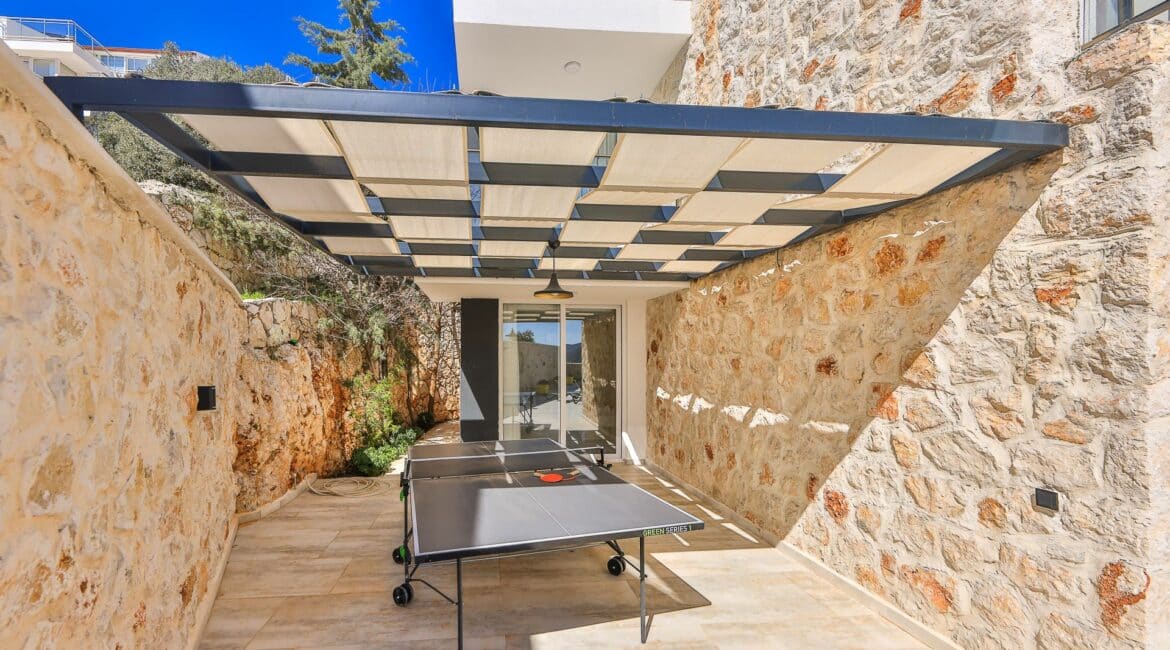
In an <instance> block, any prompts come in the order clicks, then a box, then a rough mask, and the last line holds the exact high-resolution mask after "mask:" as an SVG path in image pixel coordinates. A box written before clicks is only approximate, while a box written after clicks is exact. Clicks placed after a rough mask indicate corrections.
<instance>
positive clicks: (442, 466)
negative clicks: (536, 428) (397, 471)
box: [408, 447, 602, 479]
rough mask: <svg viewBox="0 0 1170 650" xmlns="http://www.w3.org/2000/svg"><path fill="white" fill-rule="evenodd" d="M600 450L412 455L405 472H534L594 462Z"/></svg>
mask: <svg viewBox="0 0 1170 650" xmlns="http://www.w3.org/2000/svg"><path fill="white" fill-rule="evenodd" d="M601 453H602V449H601V447H581V448H576V449H556V450H547V451H522V452H512V453H506V452H495V453H492V454H485V455H472V456H451V457H446V458H442V457H440V458H416V459H414V460H411V461H410V465H409V469H408V472H409V477H410V478H412V479H423V478H442V477H447V476H478V475H481V474H503V473H508V472H537V471H542V470H554V469H567V468H572V467H575V466H578V465H592V464H593V463H594V460H593V456H595V455H599V454H601Z"/></svg>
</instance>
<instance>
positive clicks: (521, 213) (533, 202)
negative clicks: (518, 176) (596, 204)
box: [480, 185, 580, 219]
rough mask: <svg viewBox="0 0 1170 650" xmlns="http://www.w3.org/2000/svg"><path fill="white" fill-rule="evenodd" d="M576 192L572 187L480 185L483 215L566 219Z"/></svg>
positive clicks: (571, 209)
mask: <svg viewBox="0 0 1170 650" xmlns="http://www.w3.org/2000/svg"><path fill="white" fill-rule="evenodd" d="M579 192H580V190H579V189H578V188H575V187H530V186H526V185H488V186H486V187H484V188H483V208H482V210H481V212H480V214H482V215H483V217H484V218H501V219H506V218H516V219H567V218H568V217H569V213H570V212H572V211H573V202H574V201H575V200H576V198H577V194H578V193H579Z"/></svg>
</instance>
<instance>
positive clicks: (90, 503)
mask: <svg viewBox="0 0 1170 650" xmlns="http://www.w3.org/2000/svg"><path fill="white" fill-rule="evenodd" d="M0 178H2V179H3V180H2V181H0V621H3V624H2V625H0V647H2V648H10V647H13V648H15V647H28V648H33V647H35V648H49V647H63V648H75V647H103V648H119V647H120V648H135V647H138V648H181V647H184V646H185V645H187V644H189V643H190V642H191V641H193V639H192V635H193V633H194V630H195V629H196V627H197V625H198V622H199V620H200V616H201V615H202V614H203V613H205V612H206V611H207V610H208V608H209V607H210V603H211V600H212V598H213V596H214V593H213V592H212V591H211V585H212V583H213V581H214V580H215V574H216V569H217V567H218V566H219V563H220V562H221V560H222V559H223V557H224V556H225V554H226V553H227V552H228V548H227V540H228V537H229V535H230V530H231V528H230V526H231V522H232V515H233V513H235V512H236V511H237V509H238V510H240V511H243V510H251V509H254V508H256V507H258V506H260V505H262V504H264V503H267V502H269V501H271V500H273V499H275V498H277V497H279V496H280V495H281V494H283V493H284V492H285V491H286V490H287V489H288V488H290V487H292V486H293V485H294V484H295V483H296V482H297V481H299V480H300V479H301V478H303V477H304V476H305V475H306V474H309V473H313V472H316V473H325V474H327V473H331V472H334V471H337V470H338V469H340V468H341V467H342V466H343V465H344V462H345V459H346V458H348V456H349V452H350V450H351V449H352V447H353V444H354V441H353V439H352V434H351V433H350V430H349V428H348V424H347V423H346V422H345V419H344V418H343V417H342V414H343V413H344V412H345V409H346V406H347V404H348V399H349V392H348V389H347V388H346V387H345V379H347V378H349V377H351V376H352V375H353V374H354V373H355V372H356V371H357V370H358V368H360V365H361V364H360V356H359V355H357V354H356V353H355V352H353V351H349V350H345V349H336V348H334V347H333V346H332V345H330V344H327V343H324V342H321V341H318V340H317V337H315V336H313V335H312V333H313V332H314V330H315V323H316V315H315V313H314V312H313V309H312V308H310V307H308V306H306V305H303V304H298V303H290V302H286V301H280V300H262V301H250V302H249V303H248V304H247V305H245V304H244V303H242V302H241V301H240V298H239V295H238V293H237V291H236V288H235V287H234V286H233V285H232V284H231V282H230V281H229V280H228V279H227V277H226V276H224V274H223V272H222V271H221V270H220V269H219V268H217V267H216V266H215V265H214V264H213V263H212V262H211V260H210V259H209V258H208V257H207V255H206V254H205V253H204V252H203V251H202V250H200V248H199V247H198V245H196V244H195V243H193V242H192V241H191V240H190V239H189V238H188V237H187V235H186V234H185V233H184V231H183V229H182V228H181V227H180V226H178V225H176V223H175V222H174V221H173V220H172V218H171V216H170V215H169V214H168V213H167V212H166V211H165V210H164V209H163V208H162V207H160V205H159V204H158V203H156V202H155V201H153V200H152V199H150V198H149V197H148V196H146V195H145V194H144V193H143V192H142V191H141V190H140V189H139V188H138V187H137V186H136V185H135V184H134V182H133V181H132V180H131V179H130V178H129V177H128V176H126V174H125V173H124V172H123V171H122V170H121V169H119V168H118V167H117V165H116V164H115V163H114V162H113V161H112V160H111V159H110V158H109V157H108V156H107V155H106V154H105V152H103V151H102V150H101V148H100V146H99V145H98V144H97V143H96V142H95V141H94V140H93V138H92V137H91V136H90V135H89V133H87V132H86V131H85V129H84V128H83V127H82V126H81V124H80V123H79V122H77V120H76V119H74V118H73V116H72V115H70V114H69V113H68V112H67V111H66V110H65V108H64V106H62V105H61V104H60V102H58V101H57V100H56V98H54V97H53V96H52V95H51V94H50V93H49V92H48V90H47V89H46V88H45V87H44V85H43V83H42V82H41V81H40V80H39V79H37V78H35V77H33V76H32V75H31V74H30V73H29V72H28V69H27V67H25V66H22V65H20V64H19V63H18V62H17V61H16V59H15V57H14V56H13V55H12V53H11V52H9V51H8V50H7V49H6V48H4V47H3V46H0ZM200 385H214V386H216V387H217V398H218V408H217V410H215V411H210V412H199V411H196V387H197V386H200Z"/></svg>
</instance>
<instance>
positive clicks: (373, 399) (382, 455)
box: [349, 374, 422, 476]
mask: <svg viewBox="0 0 1170 650" xmlns="http://www.w3.org/2000/svg"><path fill="white" fill-rule="evenodd" d="M395 388H396V386H395V383H394V382H393V381H391V380H390V379H388V378H382V379H375V378H374V377H372V376H371V375H369V374H363V375H358V376H357V377H355V378H354V379H353V382H352V389H353V399H352V402H351V403H350V409H349V417H350V418H352V419H353V424H354V429H355V431H356V432H357V433H358V435H359V436H360V437H361V446H360V447H358V448H357V449H356V450H354V452H353V455H352V456H351V457H350V468H351V469H352V470H353V471H354V472H356V473H358V474H361V475H362V476H381V475H383V474H385V473H386V472H387V471H388V470H389V468H390V464H391V463H393V462H394V461H395V460H397V459H398V458H400V457H401V456H402V455H403V454H404V453H406V450H407V449H409V448H410V446H411V445H412V444H414V442H415V441H416V440H418V438H419V436H421V435H422V432H421V431H419V430H418V429H415V428H413V427H408V426H406V425H404V424H403V422H402V417H401V416H400V415H399V414H398V413H397V412H396V411H395V408H394V395H395Z"/></svg>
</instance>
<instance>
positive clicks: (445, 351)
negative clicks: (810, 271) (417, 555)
mask: <svg viewBox="0 0 1170 650" xmlns="http://www.w3.org/2000/svg"><path fill="white" fill-rule="evenodd" d="M377 6H378V3H377V2H375V1H373V0H344V1H343V2H342V4H341V8H342V9H343V10H344V11H345V16H343V19H344V20H346V21H348V26H347V27H346V28H345V29H342V30H329V29H325V28H323V27H321V28H320V29H317V27H320V26H319V25H316V24H315V23H310V22H309V21H304V20H302V21H301V25H302V30H303V31H305V33H306V35H307V36H309V38H310V40H311V41H312V42H313V43H314V44H316V45H317V46H318V49H319V50H320V52H321V53H322V54H324V55H335V56H340V57H341V58H340V61H337V62H335V63H332V64H316V63H313V65H323V66H326V67H324V68H315V69H314V68H311V69H313V72H314V74H317V75H318V76H320V77H321V78H322V79H323V80H326V81H329V82H330V83H334V84H335V85H339V86H347V87H355V88H368V87H371V86H372V84H373V76H372V75H377V76H378V77H380V78H381V79H383V80H385V81H388V82H399V81H402V82H404V81H406V75H405V73H404V72H402V69H401V66H402V65H403V64H405V63H407V62H409V61H411V60H412V59H411V58H410V56H409V55H407V54H405V53H404V52H402V47H403V45H404V43H403V41H402V38H401V37H398V36H395V35H394V34H395V33H396V32H398V31H399V26H398V25H397V24H396V23H394V21H382V22H378V21H376V20H374V18H373V12H374V10H375V9H376V8H377ZM314 35H315V36H314ZM310 63H312V62H310ZM298 64H300V63H298ZM143 75H144V76H146V77H149V78H155V79H171V80H188V81H218V82H236V83H257V84H267V83H276V82H282V81H288V76H287V75H286V74H285V73H284V72H282V71H281V70H280V69H278V68H276V67H275V66H272V65H268V64H265V65H261V66H255V67H246V66H241V65H239V64H237V63H236V62H234V61H232V60H230V59H226V58H214V57H202V56H195V55H193V54H191V53H189V52H184V51H182V50H181V49H180V48H179V46H178V45H176V44H174V43H167V44H166V47H165V51H164V52H163V54H162V55H161V56H160V57H158V58H157V59H155V60H154V61H153V62H152V63H151V64H150V65H148V66H147V67H146V69H145V70H144V71H143ZM87 124H88V126H89V128H90V129H91V130H92V132H93V133H94V135H95V137H96V138H97V139H98V141H99V142H101V144H102V145H103V146H104V147H105V148H106V150H107V151H108V152H109V153H110V155H111V156H112V157H113V158H114V159H115V160H116V161H117V162H118V163H119V164H120V165H121V166H122V167H123V168H124V169H125V170H127V172H129V174H130V175H131V176H132V177H133V178H134V179H135V180H137V181H139V182H142V181H151V180H153V181H160V182H162V183H165V184H168V185H170V186H173V187H172V191H171V192H170V193H169V194H167V195H166V196H164V197H163V198H164V203H167V204H168V207H170V208H172V211H173V212H174V211H175V210H174V208H176V207H177V208H180V211H185V212H187V213H188V214H190V215H191V224H192V226H193V228H194V229H195V230H197V231H198V232H199V233H200V234H201V235H202V236H203V237H204V239H205V240H206V244H205V246H204V247H205V249H207V250H208V252H209V254H210V255H211V257H212V259H213V261H216V263H218V264H220V266H221V268H223V269H224V271H225V272H226V273H227V274H228V276H229V277H230V278H231V279H232V281H233V282H234V283H235V284H236V286H237V287H239V288H240V289H241V290H242V291H244V292H245V296H246V297H252V296H256V297H280V298H286V299H291V300H302V301H307V302H310V303H313V304H314V305H315V306H316V307H317V309H318V312H319V313H321V314H323V316H322V318H321V319H320V321H319V322H318V323H317V336H318V338H319V339H320V340H324V341H332V342H335V343H337V344H340V345H347V346H358V347H360V348H361V350H362V352H363V359H364V363H365V367H366V369H367V370H369V371H374V372H376V373H377V374H379V375H386V374H394V375H395V376H396V377H398V378H400V380H401V384H400V386H401V388H400V390H404V391H405V393H406V400H405V404H406V409H405V410H406V413H405V414H404V416H405V417H404V419H405V420H406V421H417V418H418V417H420V416H421V417H422V418H423V419H424V420H425V419H426V415H425V414H426V413H433V412H434V405H435V395H436V394H439V393H442V394H447V395H449V394H451V393H452V392H453V391H454V390H458V370H457V364H458V355H457V351H456V347H457V346H456V345H454V343H455V342H457V340H458V339H457V338H456V337H457V336H458V326H459V325H458V307H457V306H456V305H451V304H445V305H436V304H432V303H431V302H430V300H428V299H427V297H426V296H425V295H424V294H423V293H422V292H421V291H420V290H419V289H418V288H417V287H416V286H415V285H414V283H413V281H412V280H411V279H409V278H397V277H368V276H361V275H358V274H356V273H353V272H352V271H351V270H349V269H348V268H346V267H344V266H342V265H340V264H339V263H338V262H337V261H336V260H334V259H333V258H332V257H331V256H330V255H328V254H327V253H326V252H324V251H322V250H320V249H318V248H317V247H315V246H313V245H312V244H310V243H309V242H307V241H305V240H304V239H302V238H300V237H298V236H297V235H295V234H294V233H292V232H291V231H289V230H288V229H286V228H284V227H282V226H281V225H279V224H277V223H276V222H274V221H273V220H272V219H270V218H268V217H267V216H265V215H263V214H261V213H260V212H258V211H256V210H255V209H253V208H252V207H251V206H250V205H248V204H246V203H245V202H244V201H243V200H241V199H240V198H238V197H237V196H235V195H234V194H232V193H230V192H227V191H226V190H224V189H223V188H222V187H221V186H220V185H219V184H217V183H216V182H215V181H213V180H212V179H211V178H209V177H208V176H206V175H204V174H203V173H202V172H200V171H199V170H197V169H196V168H194V167H192V166H191V165H188V164H187V163H186V162H184V161H183V160H181V159H180V158H178V157H177V156H175V155H174V154H172V153H171V152H170V151H169V150H167V149H165V148H164V147H163V146H161V145H159V144H158V143H157V142H155V141H154V140H153V139H151V138H149V137H147V136H145V135H144V134H142V133H141V132H140V131H139V130H138V129H137V128H136V127H134V126H133V125H132V124H130V123H129V122H127V121H126V120H124V119H122V118H121V117H120V116H118V115H115V114H112V113H94V114H92V115H91V116H90V117H88V118H87ZM180 125H181V126H182V124H181V122H180ZM191 133H192V135H193V136H194V137H196V138H199V135H198V134H197V133H195V132H194V131H191ZM450 377H454V378H455V379H454V382H453V383H452V381H450V380H449V378H450ZM412 393H424V396H425V398H426V399H425V400H417V399H415V397H416V396H415V395H413V394H412ZM419 401H421V402H423V403H422V404H419V405H416V402H419ZM416 411H417V413H416ZM431 419H432V420H433V418H431Z"/></svg>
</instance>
